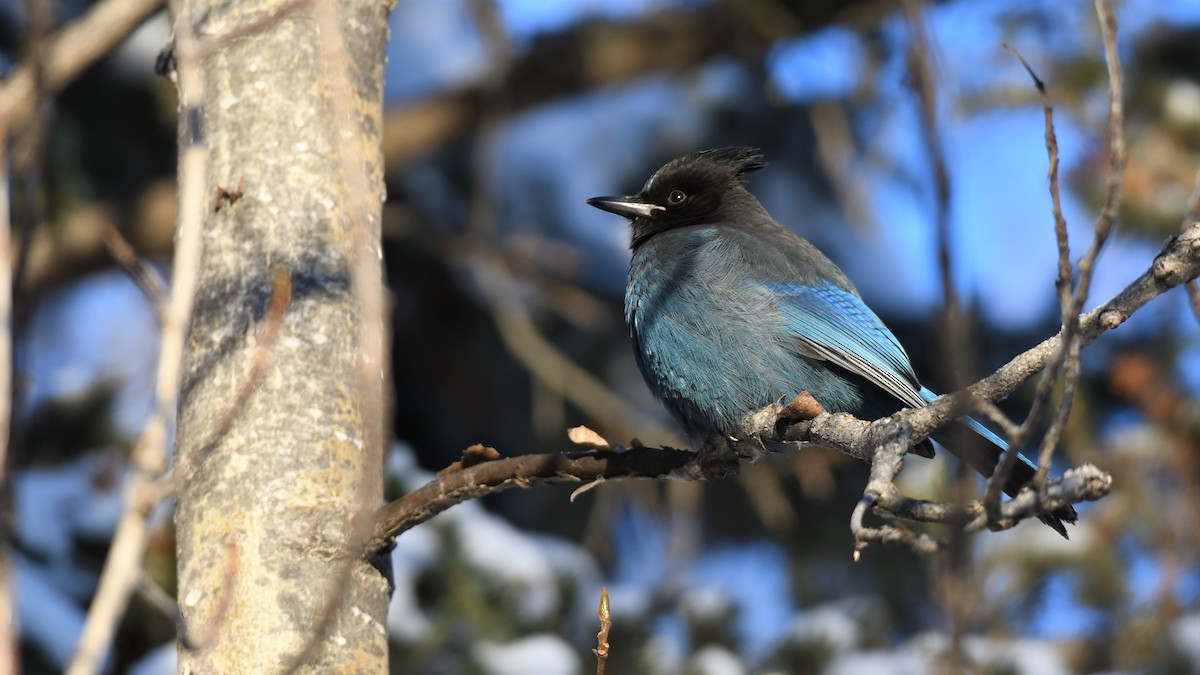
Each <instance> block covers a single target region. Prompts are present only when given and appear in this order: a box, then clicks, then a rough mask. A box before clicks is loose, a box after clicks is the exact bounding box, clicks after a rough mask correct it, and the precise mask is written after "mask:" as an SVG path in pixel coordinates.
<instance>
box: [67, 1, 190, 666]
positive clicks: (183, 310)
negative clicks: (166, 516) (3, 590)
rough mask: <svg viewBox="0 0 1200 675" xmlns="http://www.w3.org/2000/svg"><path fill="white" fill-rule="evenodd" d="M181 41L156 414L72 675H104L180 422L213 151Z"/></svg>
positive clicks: (143, 440)
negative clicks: (175, 185) (173, 222)
mask: <svg viewBox="0 0 1200 675" xmlns="http://www.w3.org/2000/svg"><path fill="white" fill-rule="evenodd" d="M111 1H112V0H110V2H111ZM106 4H107V3H106ZM156 6H157V5H156ZM134 25H136V24H134ZM176 39H177V40H178V46H179V49H178V53H179V69H178V83H179V101H180V118H181V119H182V120H183V121H184V124H186V125H187V131H186V133H185V134H184V135H183V138H182V140H181V148H180V156H179V225H178V235H177V238H176V246H175V261H174V264H173V266H172V270H173V271H172V280H171V295H170V299H169V301H168V302H167V305H166V307H164V311H163V314H162V346H161V351H160V352H159V357H158V374H157V381H156V384H155V405H154V413H153V415H151V417H150V420H149V421H148V422H147V424H146V428H145V429H144V430H143V431H142V435H141V437H140V438H138V442H137V444H136V445H135V446H134V449H133V453H132V455H131V463H132V465H133V468H134V474H133V481H132V485H131V486H130V488H129V496H128V497H127V498H126V502H125V508H124V510H123V511H122V514H121V519H120V521H119V522H118V524H117V529H116V533H115V534H114V535H113V541H112V544H111V546H110V548H109V552H108V559H107V560H106V561H105V563H104V572H103V573H102V574H101V576H100V583H99V587H98V588H97V591H96V597H95V599H94V600H93V601H92V606H91V609H90V610H89V611H88V616H87V620H86V622H85V623H84V628H83V634H82V636H80V638H79V644H78V646H77V647H76V651H75V654H74V656H73V657H72V659H71V663H70V665H69V666H68V668H67V674H68V675H89V674H91V673H96V672H98V671H99V669H100V664H101V660H102V659H103V657H104V653H105V651H106V650H107V647H108V645H109V643H110V642H111V641H112V636H113V633H114V632H115V631H116V627H117V623H118V621H119V620H120V618H121V615H122V614H123V613H124V611H125V608H126V606H127V605H128V603H129V596H130V594H131V593H132V592H133V589H134V587H135V586H136V584H137V579H138V577H139V576H140V574H141V559H142V552H143V551H144V550H145V547H146V515H147V513H148V511H149V510H150V508H151V506H152V505H153V499H154V498H156V497H157V496H158V491H157V489H156V486H155V483H154V481H155V479H156V478H157V477H158V476H159V475H160V474H161V473H162V471H163V469H164V468H165V466H166V463H167V448H166V442H167V430H168V429H169V428H170V427H171V424H172V422H173V420H174V417H175V400H176V396H177V394H178V386H179V374H180V368H181V365H182V361H183V347H184V337H185V335H186V333H187V327H188V323H189V322H190V320H191V314H192V302H193V297H194V295H195V290H196V278H197V272H198V270H199V261H200V250H201V230H202V223H203V218H204V211H205V206H206V201H207V199H206V196H205V189H204V186H205V184H206V178H205V173H206V172H207V170H208V169H207V167H208V151H207V149H206V147H205V145H204V143H205V139H204V135H203V134H204V132H203V128H202V127H201V126H200V124H199V121H200V120H201V118H202V113H201V105H202V104H203V101H204V92H203V88H202V87H203V82H202V80H201V78H200V77H199V75H198V71H197V69H196V66H197V64H196V60H195V58H194V57H193V38H192V34H191V25H190V24H189V23H188V22H187V21H176Z"/></svg>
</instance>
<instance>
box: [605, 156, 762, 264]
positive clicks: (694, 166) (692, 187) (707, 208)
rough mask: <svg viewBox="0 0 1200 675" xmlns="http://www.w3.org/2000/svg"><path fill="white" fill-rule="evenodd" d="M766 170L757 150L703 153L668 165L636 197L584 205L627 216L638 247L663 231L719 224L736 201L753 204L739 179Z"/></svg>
mask: <svg viewBox="0 0 1200 675" xmlns="http://www.w3.org/2000/svg"><path fill="white" fill-rule="evenodd" d="M764 166H766V164H765V163H764V162H763V159H762V155H761V154H759V152H758V150H756V149H755V148H720V149H718V150H703V151H701V152H696V153H692V154H690V155H684V156H683V157H680V158H678V159H673V160H671V161H670V162H667V163H666V164H665V165H663V167H662V168H661V169H659V170H658V171H655V172H654V175H653V176H651V177H650V180H648V181H646V184H645V185H644V186H642V191H641V192H639V193H637V194H636V195H630V196H628V197H593V198H592V199H589V200H588V201H587V203H588V204H591V205H592V206H594V207H596V208H598V209H602V210H604V211H608V212H610V213H615V214H617V215H619V216H625V217H626V218H628V219H629V220H630V221H631V222H632V224H633V234H632V247H633V248H637V247H638V246H640V245H641V244H642V243H643V242H645V241H646V240H647V239H649V238H650V237H653V236H654V235H656V234H658V233H659V232H663V231H665V230H669V229H673V228H676V227H684V226H687V225H696V224H700V223H704V222H710V221H711V222H716V221H720V220H723V219H724V218H723V216H722V213H721V212H722V210H723V209H729V208H731V207H732V206H733V205H734V204H736V203H739V202H745V201H746V200H749V201H748V203H753V204H757V202H756V201H755V200H754V198H753V197H752V196H750V193H748V192H747V191H746V185H745V179H743V178H742V176H743V175H744V174H746V173H749V172H751V171H757V170H758V169H761V168H763V167H764Z"/></svg>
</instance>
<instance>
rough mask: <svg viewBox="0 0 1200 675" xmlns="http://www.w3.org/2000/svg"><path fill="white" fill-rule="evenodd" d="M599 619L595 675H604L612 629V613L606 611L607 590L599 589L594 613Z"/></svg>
mask: <svg viewBox="0 0 1200 675" xmlns="http://www.w3.org/2000/svg"><path fill="white" fill-rule="evenodd" d="M596 615H597V616H599V617H600V632H599V633H596V648H595V649H593V650H592V652H593V653H594V654H595V655H596V675H604V667H605V666H606V665H607V664H608V631H609V630H610V629H611V628H612V613H611V612H609V609H608V589H607V588H604V587H601V588H600V609H599V611H597V612H596Z"/></svg>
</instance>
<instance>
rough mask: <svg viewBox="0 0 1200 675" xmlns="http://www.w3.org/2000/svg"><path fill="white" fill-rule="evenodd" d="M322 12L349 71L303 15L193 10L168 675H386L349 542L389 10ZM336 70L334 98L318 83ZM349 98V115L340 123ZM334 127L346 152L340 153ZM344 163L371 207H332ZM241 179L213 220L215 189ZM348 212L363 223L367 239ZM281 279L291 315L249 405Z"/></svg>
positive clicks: (363, 465) (359, 473)
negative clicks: (326, 52)
mask: <svg viewBox="0 0 1200 675" xmlns="http://www.w3.org/2000/svg"><path fill="white" fill-rule="evenodd" d="M336 7H337V8H338V15H339V17H340V31H341V35H342V38H343V40H344V42H345V45H346V51H347V54H348V57H349V60H350V64H349V67H348V68H345V69H338V68H331V67H330V66H329V64H328V63H326V62H325V59H324V58H323V57H322V51H321V44H320V40H321V39H322V38H321V32H322V31H321V28H322V24H321V23H320V21H318V20H317V19H315V18H314V16H313V5H312V3H304V2H291V3H280V2H269V1H264V2H237V3H222V2H204V1H200V2H196V3H193V4H191V5H189V6H188V10H190V16H191V17H194V21H195V23H193V24H192V26H193V30H194V31H195V38H196V40H197V42H196V44H197V46H198V47H199V49H198V51H197V54H198V55H199V57H200V58H199V60H198V66H199V73H198V74H199V77H200V79H201V81H202V83H203V84H202V86H203V91H204V100H203V103H202V105H201V107H200V109H199V111H188V110H185V111H184V114H183V115H181V122H180V126H181V147H183V148H186V147H187V142H189V141H191V140H194V139H196V138H197V137H199V142H202V143H204V144H205V145H206V146H207V149H208V153H209V163H208V170H207V179H206V180H207V186H206V189H207V194H208V195H210V196H212V198H213V201H210V203H209V204H208V206H207V207H206V208H207V210H208V213H207V214H206V216H205V224H204V233H203V253H202V258H201V260H202V263H201V269H200V276H199V282H198V289H197V293H196V298H195V308H194V314H193V318H192V324H191V328H190V334H189V338H188V345H187V348H186V351H185V356H184V371H183V378H182V385H181V390H180V398H179V401H180V402H179V416H178V427H177V435H176V455H175V456H176V464H177V467H180V466H186V467H190V469H189V471H188V472H187V474H186V475H182V476H177V477H178V478H179V479H180V480H182V481H183V483H182V484H181V485H180V486H179V504H178V511H177V516H176V519H177V520H176V522H177V534H178V555H179V591H178V598H179V607H180V611H181V613H182V616H183V619H184V624H185V626H184V628H185V630H184V631H183V632H184V635H183V636H182V637H181V645H180V672H193V673H234V672H247V673H274V672H282V671H286V670H288V669H289V668H291V667H293V666H295V667H296V671H295V672H314V673H327V672H383V671H385V670H386V665H387V656H386V655H387V640H386V635H385V630H384V627H385V625H386V622H385V618H386V610H387V599H388V597H387V591H388V589H387V582H386V581H385V580H384V579H383V577H382V576H381V575H380V574H379V572H377V571H376V570H375V569H374V568H372V567H371V566H370V565H368V564H367V563H366V562H364V561H363V560H362V559H361V556H360V555H358V554H357V551H358V549H359V547H358V543H357V542H355V537H356V533H357V532H359V531H361V530H362V528H361V527H360V526H357V525H355V522H356V521H355V519H356V518H358V516H359V514H360V513H361V511H362V509H361V508H360V507H361V506H362V505H364V504H366V505H370V506H371V507H375V506H377V505H378V504H379V503H380V501H381V497H382V477H381V476H382V467H381V460H380V453H379V448H378V447H377V446H378V444H379V441H378V437H379V434H378V433H375V432H373V431H372V430H370V429H368V423H369V422H370V421H372V420H378V418H379V416H378V414H377V410H375V409H373V408H372V406H378V405H379V401H377V400H364V398H363V391H364V389H368V388H369V387H364V386H362V383H361V381H360V380H361V379H362V378H360V376H359V374H360V363H359V359H360V350H359V348H358V347H359V331H360V328H361V327H362V317H361V316H360V310H359V306H358V304H357V303H356V299H355V294H354V288H353V283H352V279H353V278H354V274H353V272H354V270H353V268H352V266H353V264H354V261H355V260H356V256H355V250H354V240H355V237H354V232H353V231H352V228H353V227H354V226H361V227H369V228H371V231H370V234H371V236H372V237H373V238H374V239H375V241H376V243H377V242H378V237H379V222H380V211H379V209H380V206H381V201H382V199H381V198H382V191H383V187H382V177H381V176H382V174H381V167H382V154H381V151H380V147H381V145H380V129H381V120H382V87H383V62H384V45H385V41H386V38H387V5H386V4H385V3H382V2H370V1H364V0H352V1H344V2H339V3H337V5H336ZM185 20H186V19H185ZM180 58H181V59H182V58H187V55H186V54H180ZM343 70H344V71H345V77H346V78H347V79H348V84H349V86H340V85H339V83H337V82H333V81H331V80H332V78H331V76H330V73H333V75H334V76H335V77H336V76H339V74H340V73H341V72H342V71H343ZM345 84H346V83H345V82H343V83H341V85H345ZM345 91H350V92H352V99H353V100H352V101H350V102H346V101H339V102H336V104H335V102H334V99H333V97H334V96H335V95H336V94H335V92H345ZM339 110H340V111H346V110H348V111H350V112H351V113H352V115H353V120H352V121H353V128H354V129H355V130H356V131H357V132H358V133H359V137H358V138H354V139H346V138H341V137H340V136H344V134H340V135H339V133H338V131H339V130H341V129H344V128H345V126H344V124H343V123H342V122H341V121H339V120H338V119H337V113H338V112H339ZM196 112H198V113H199V115H197V114H196ZM189 113H190V114H189ZM189 117H190V118H191V119H192V120H193V121H194V120H196V119H197V117H199V121H200V122H201V123H200V124H199V125H197V126H198V128H193V125H194V122H193V124H189ZM347 152H349V153H355V154H354V155H353V157H352V160H353V165H354V166H367V167H368V170H367V173H368V176H369V182H370V189H371V190H373V191H374V194H372V195H370V199H369V200H364V199H363V195H354V196H349V195H348V194H347V191H346V190H345V188H344V186H345V185H346V184H347V181H346V178H345V176H344V172H343V169H344V167H345V166H346V164H347V162H344V161H343V160H344V157H343V155H342V154H341V153H347ZM243 179H244V189H243V191H242V192H243V193H242V194H241V196H240V197H238V198H236V200H231V199H223V200H222V203H221V204H220V207H219V208H217V202H216V195H217V194H219V189H220V188H224V189H226V190H229V191H236V188H237V186H238V184H239V182H240V181H242V180H243ZM356 199H357V200H359V201H361V202H366V201H369V202H370V204H371V205H372V206H371V207H370V208H372V209H373V213H370V214H368V217H367V218H365V222H359V221H360V220H364V219H359V218H355V217H353V216H352V214H351V213H350V211H351V208H352V207H351V203H352V202H354V200H356ZM352 223H353V225H352ZM279 268H284V269H286V270H287V271H288V272H289V273H290V275H291V279H292V298H291V301H290V303H289V304H288V306H287V309H286V312H285V313H284V314H283V318H282V323H281V326H280V332H279V333H278V338H277V339H276V340H275V341H274V342H273V343H272V346H271V347H270V349H269V352H268V359H269V360H268V361H267V363H266V366H265V369H263V370H262V371H261V377H260V378H259V379H258V381H257V382H256V383H254V388H253V393H252V394H250V395H249V396H248V398H247V397H245V396H243V395H240V394H244V393H245V392H244V391H243V388H244V387H245V386H246V383H247V379H248V377H249V376H248V373H250V372H251V371H252V370H253V362H254V360H255V354H256V350H255V345H256V344H258V343H259V342H260V341H261V340H263V339H264V327H265V325H266V324H267V323H268V316H267V315H268V306H269V303H270V300H271V296H272V288H273V284H272V274H273V270H277V269H279ZM375 272H376V275H375V276H376V277H377V276H378V274H377V273H378V269H376V270H375ZM275 288H278V284H276V286H275ZM377 372H378V374H379V376H380V377H382V372H381V371H379V370H378V369H377ZM231 410H232V411H234V412H236V415H234V414H233V413H231V412H230V411H231ZM177 471H178V469H177Z"/></svg>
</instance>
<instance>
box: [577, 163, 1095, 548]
mask: <svg viewBox="0 0 1200 675" xmlns="http://www.w3.org/2000/svg"><path fill="white" fill-rule="evenodd" d="M764 166H765V164H764V163H763V160H762V157H761V156H760V155H759V154H758V152H757V151H756V150H754V149H752V148H724V149H720V150H706V151H703V152H697V153H694V154H691V155H687V156H685V157H680V158H679V159H675V160H673V161H671V162H669V163H667V164H666V165H665V166H663V167H662V168H661V169H659V170H658V171H657V172H655V173H654V175H653V176H651V178H650V180H648V181H646V184H645V186H644V187H642V191H641V192H639V193H638V194H636V195H632V196H628V197H596V198H594V199H589V200H588V204H591V205H592V206H595V207H596V208H599V209H603V210H605V211H609V212H611V213H615V214H617V215H620V216H624V217H626V218H628V219H629V220H630V221H631V223H632V235H631V242H632V244H631V247H632V249H633V260H632V261H631V262H630V265H629V279H628V282H627V284H626V287H625V320H626V321H627V322H628V323H629V329H630V333H631V335H632V337H633V345H634V353H635V355H636V357H637V364H638V367H639V368H640V369H641V371H642V375H643V376H644V377H645V378H646V384H647V385H649V387H650V389H651V391H653V392H654V394H655V395H656V396H657V397H658V398H659V399H660V400H661V401H662V402H663V404H664V405H666V407H667V409H668V410H669V411H670V412H671V414H672V415H673V416H674V417H675V419H676V420H678V421H679V423H680V424H681V425H682V426H683V428H684V430H685V431H686V432H687V434H688V436H689V437H691V438H692V440H693V441H700V440H702V439H704V438H706V437H707V436H708V435H709V434H712V433H723V434H726V435H728V432H729V431H730V430H732V429H734V428H735V427H736V426H737V424H738V422H739V421H740V420H741V419H742V418H743V417H745V416H746V415H748V414H749V413H752V412H754V411H757V410H759V409H761V408H763V407H765V406H767V405H770V404H771V403H773V402H775V401H777V400H779V399H781V398H782V399H785V400H791V398H793V397H795V396H796V395H798V394H800V393H801V392H803V391H808V392H809V393H810V394H811V395H812V396H813V397H814V398H815V399H816V400H817V401H818V402H819V403H821V405H822V406H824V407H825V409H826V410H829V411H833V412H849V413H852V414H854V415H855V416H857V417H860V418H863V419H877V418H880V417H884V416H887V415H890V414H892V413H894V412H896V411H897V410H899V409H900V408H902V407H919V406H922V405H925V404H926V403H927V402H929V401H932V400H933V399H934V398H936V397H937V395H936V394H934V393H933V392H932V391H930V390H929V389H926V388H925V387H923V386H921V383H920V382H919V381H918V380H917V376H916V374H914V373H913V368H912V364H911V363H909V359H908V354H906V353H905V351H904V347H902V346H901V345H900V342H899V340H897V339H896V336H895V335H893V334H892V332H891V331H890V330H888V328H887V327H886V326H884V325H883V322H882V321H880V320H879V317H877V316H875V313H874V312H872V311H871V310H870V309H869V308H868V307H867V306H866V305H865V304H864V303H863V301H862V299H861V298H859V296H858V291H857V290H855V288H854V284H852V283H850V280H849V279H848V278H846V275H845V274H843V273H842V271H841V270H840V269H838V267H837V265H834V264H833V262H832V261H830V260H829V258H826V257H825V256H824V255H823V254H822V253H821V252H820V251H818V250H817V249H816V247H814V246H813V245H812V244H811V243H809V242H808V241H807V240H806V239H804V238H802V237H800V236H799V235H797V234H795V233H794V232H792V231H791V230H789V229H787V228H785V227H783V226H782V225H780V224H779V223H777V222H775V220H774V219H773V218H771V216H770V214H768V213H767V212H766V210H765V209H763V207H762V205H761V204H759V203H758V200H757V199H755V198H754V196H753V195H752V194H750V192H749V191H748V190H747V189H746V184H745V179H744V178H743V175H744V174H746V173H748V172H750V171H756V170H758V169H761V168H763V167H764ZM959 422H960V423H962V424H966V425H967V426H969V427H970V428H971V429H972V430H974V431H975V432H976V433H978V434H979V435H980V436H982V437H983V438H985V439H986V440H987V441H988V442H987V443H976V444H971V445H970V447H965V448H957V449H956V448H951V451H952V452H954V453H955V454H956V455H957V456H958V457H959V458H960V459H961V460H963V461H964V462H966V463H967V464H968V465H970V466H971V467H972V468H973V469H975V470H976V471H978V472H979V473H981V474H983V475H985V476H990V475H991V473H992V470H993V469H994V468H995V466H996V463H997V462H998V461H999V459H1000V457H1001V456H1003V454H1004V451H1005V450H1006V449H1007V443H1005V441H1004V440H1003V439H1001V438H1000V437H998V436H997V435H996V434H994V433H992V432H991V431H990V430H988V429H987V428H986V427H984V426H983V425H982V424H980V423H979V422H977V421H976V420H973V419H971V418H963V419H962V420H960V421H959ZM1020 460H1021V461H1018V462H1017V463H1016V464H1015V465H1014V469H1013V472H1012V474H1011V475H1010V476H1009V479H1008V481H1007V483H1006V484H1005V486H1004V490H1005V492H1007V493H1008V494H1009V495H1015V494H1016V493H1017V492H1018V491H1019V490H1020V489H1021V487H1022V486H1024V485H1025V484H1026V483H1028V482H1029V481H1030V480H1032V479H1033V476H1034V472H1035V467H1034V465H1033V463H1032V462H1030V461H1029V460H1027V459H1026V458H1025V457H1023V456H1022V457H1020ZM1075 519H1076V515H1075V510H1074V509H1073V508H1071V507H1070V506H1067V507H1064V508H1062V509H1059V510H1057V511H1055V512H1053V513H1052V514H1047V515H1045V516H1043V517H1042V521H1043V522H1045V523H1046V524H1047V525H1049V526H1050V527H1053V528H1054V529H1055V530H1057V531H1058V532H1059V533H1060V534H1062V535H1063V536H1064V537H1065V536H1067V533H1066V528H1065V526H1064V525H1063V521H1066V522H1070V523H1073V522H1075Z"/></svg>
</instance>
